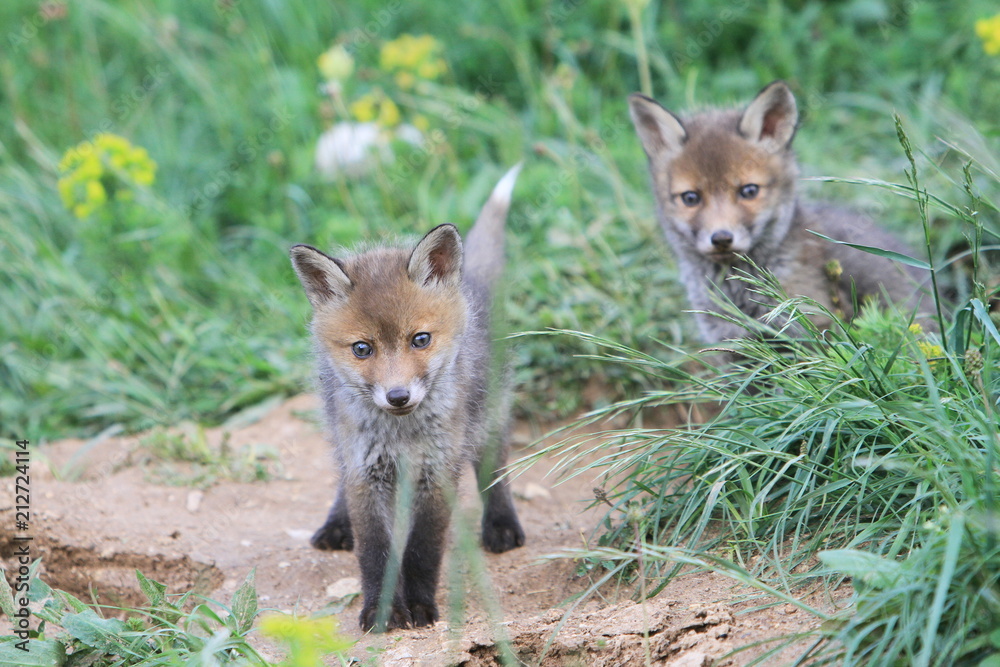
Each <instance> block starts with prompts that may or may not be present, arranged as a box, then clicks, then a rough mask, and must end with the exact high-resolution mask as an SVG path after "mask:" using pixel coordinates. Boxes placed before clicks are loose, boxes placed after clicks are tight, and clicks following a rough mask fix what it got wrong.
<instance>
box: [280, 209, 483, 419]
mask: <svg viewBox="0 0 1000 667" xmlns="http://www.w3.org/2000/svg"><path fill="white" fill-rule="evenodd" d="M291 257H292V264H293V266H294V267H295V272H296V273H297V274H298V276H299V280H300V281H301V282H302V286H303V287H304V288H305V291H306V295H307V296H308V297H309V302H310V303H311V304H312V307H313V321H312V332H313V336H314V337H315V339H316V341H317V342H318V343H319V347H320V349H321V350H322V352H323V353H324V354H326V355H327V357H328V359H329V361H330V364H331V366H332V367H333V369H334V370H335V372H336V373H337V374H338V376H339V377H340V379H341V380H342V381H343V383H344V385H345V386H346V387H348V388H349V389H350V390H351V391H352V392H353V393H354V394H355V395H356V396H360V397H363V398H366V399H369V400H371V402H372V403H374V404H375V406H377V407H378V408H379V409H381V410H384V411H385V412H387V413H389V414H392V415H397V416H402V415H407V414H410V413H411V412H413V411H414V410H416V409H417V407H418V406H419V405H420V404H421V402H422V401H423V400H424V399H425V398H426V397H427V395H428V392H429V391H430V390H431V388H432V386H433V383H434V379H435V378H436V377H438V376H439V375H440V374H441V373H442V372H447V367H448V366H449V365H450V363H451V362H452V361H453V360H454V358H455V348H456V342H457V339H458V337H459V336H461V334H462V332H463V331H464V329H465V325H466V312H467V308H466V301H465V297H464V296H463V294H462V289H461V271H462V240H461V237H460V236H459V235H458V231H457V230H456V229H455V227H454V226H453V225H441V226H439V227H436V228H435V229H433V230H431V232H429V233H428V234H427V236H425V237H424V238H423V240H421V241H420V243H419V244H418V245H417V246H416V248H415V249H414V250H413V251H412V252H407V251H405V250H400V249H395V248H382V249H377V250H372V251H369V252H365V253H362V254H359V255H356V256H354V257H350V258H348V259H344V260H340V259H334V258H332V257H329V256H327V255H325V254H323V253H322V252H320V251H319V250H316V249H315V248H313V247H310V246H306V245H297V246H294V247H293V248H292V249H291Z"/></svg>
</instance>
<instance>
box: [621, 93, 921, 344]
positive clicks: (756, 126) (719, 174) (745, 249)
mask: <svg viewBox="0 0 1000 667" xmlns="http://www.w3.org/2000/svg"><path fill="white" fill-rule="evenodd" d="M629 107H630V113H631V117H632V122H633V124H634V125H635V129H636V132H637V133H638V135H639V140H640V141H641V143H642V146H643V149H644V150H645V152H646V156H647V157H648V159H649V170H650V173H651V175H652V182H653V192H654V194H655V196H656V201H657V204H658V212H659V219H660V226H661V227H662V229H663V233H664V235H665V236H666V238H667V241H668V243H669V244H670V245H671V246H672V247H673V249H674V252H675V254H676V256H677V261H678V266H679V270H680V276H681V280H682V281H683V283H684V286H685V287H686V289H687V294H688V298H689V300H690V302H691V306H692V307H693V308H694V309H695V310H696V311H700V312H699V313H698V314H697V315H696V317H697V321H698V326H699V329H700V332H701V335H702V337H703V338H704V339H705V340H706V342H709V343H715V342H719V341H722V340H725V339H732V338H739V337H742V336H746V335H747V334H746V332H745V330H744V329H743V328H742V327H741V326H740V325H738V324H736V323H733V322H729V321H727V320H725V319H722V318H720V317H717V316H716V315H714V314H712V313H718V312H720V310H721V308H720V306H719V305H717V303H716V299H715V298H714V297H713V293H715V292H722V293H723V294H724V295H725V296H726V297H728V298H729V299H730V300H731V301H732V302H733V303H734V304H735V305H736V306H737V307H739V308H740V310H742V311H743V312H744V313H746V314H747V315H750V316H751V317H754V318H760V317H762V316H763V315H765V314H766V313H767V312H768V311H769V310H770V309H771V308H772V307H773V306H774V304H773V303H772V304H768V303H765V302H763V298H762V297H761V295H760V294H758V293H757V292H755V291H752V290H751V289H750V288H749V287H748V286H747V284H746V283H745V282H744V281H741V280H726V277H727V276H728V275H732V273H733V270H734V269H737V270H742V271H744V272H747V273H751V274H752V273H753V271H752V269H751V266H752V265H751V264H750V263H748V262H747V261H746V260H747V259H749V260H752V263H753V264H755V265H756V266H758V267H760V268H763V269H767V270H768V271H770V272H771V273H772V274H774V276H775V277H776V278H777V279H778V281H779V282H780V284H781V286H782V287H783V288H784V290H785V291H786V292H787V293H788V294H789V295H792V296H795V295H799V296H806V297H810V298H811V299H813V300H815V301H816V302H817V303H819V304H821V305H822V306H825V307H826V308H827V310H829V311H830V312H837V311H839V313H841V314H843V316H844V317H845V318H847V319H849V318H851V317H852V316H853V310H852V308H853V306H854V302H855V300H854V298H852V295H853V296H856V297H857V302H858V303H861V302H862V301H863V300H864V299H867V298H880V297H882V296H883V295H885V296H887V297H888V299H889V300H890V301H891V302H893V303H895V304H897V305H899V306H901V307H904V308H907V309H910V310H912V309H914V308H916V307H917V305H918V297H919V283H920V281H921V276H920V274H919V272H918V271H917V270H916V269H913V268H911V267H904V266H900V265H897V264H895V263H893V262H892V261H890V260H888V259H884V258H882V257H878V256H876V255H872V254H870V253H865V252H863V251H860V250H856V249H854V248H851V247H849V246H844V245H838V244H834V243H830V242H829V241H825V240H823V239H821V238H818V237H816V236H815V235H813V234H810V233H809V232H808V231H807V230H814V231H816V232H819V233H821V234H823V235H825V236H828V237H831V238H834V239H837V240H839V241H847V242H850V243H856V244H863V245H868V246H875V247H877V248H882V249H885V250H891V251H895V252H899V253H903V254H910V253H909V251H908V249H907V248H906V246H905V245H904V244H902V243H901V242H900V241H898V240H897V239H896V238H894V237H893V236H891V235H890V234H888V233H886V232H884V231H881V230H879V229H878V228H877V227H875V225H874V224H873V223H872V221H871V220H869V219H868V218H866V217H864V216H861V215H859V214H857V213H852V212H850V211H848V210H844V209H841V208H837V207H834V206H830V205H824V204H812V203H803V202H800V201H799V200H798V198H797V196H796V192H795V185H796V180H797V178H798V166H797V164H796V161H795V156H794V154H793V153H792V149H791V143H792V139H793V137H794V136H795V129H796V124H797V122H798V111H797V108H796V104H795V97H794V96H793V95H792V92H791V91H790V90H789V88H788V86H787V85H786V84H785V83H784V82H783V81H775V82H773V83H771V84H770V85H768V86H767V87H766V88H764V89H763V90H762V91H761V92H760V93H759V94H758V95H757V97H756V98H754V100H753V101H752V102H750V104H749V105H748V106H747V107H746V109H744V110H718V109H713V110H709V111H704V112H702V113H699V114H696V115H692V116H685V117H678V116H675V115H674V114H672V113H671V112H669V111H667V110H666V109H664V108H663V107H662V106H660V105H659V104H658V103H657V102H656V101H655V100H653V99H650V98H649V97H646V96H644V95H640V94H638V93H634V94H632V95H631V96H629ZM834 260H836V263H832V262H833V261H834ZM811 319H812V320H813V321H814V322H815V324H816V325H817V326H819V327H820V328H828V327H829V326H831V325H832V322H830V320H829V318H827V317H823V316H821V315H820V314H818V313H814V314H812V315H811Z"/></svg>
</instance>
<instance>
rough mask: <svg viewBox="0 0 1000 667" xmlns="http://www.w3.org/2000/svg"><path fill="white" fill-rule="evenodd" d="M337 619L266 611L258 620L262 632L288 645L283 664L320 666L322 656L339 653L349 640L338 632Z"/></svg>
mask: <svg viewBox="0 0 1000 667" xmlns="http://www.w3.org/2000/svg"><path fill="white" fill-rule="evenodd" d="M337 629H338V628H337V620H336V619H335V618H334V617H332V616H324V617H322V618H297V617H295V616H289V615H286V614H268V615H267V616H264V617H263V618H262V619H261V620H260V632H261V634H263V635H265V636H267V637H271V638H273V639H277V640H278V641H280V642H282V643H283V644H285V645H287V646H288V659H287V660H286V661H285V662H283V663H281V664H282V665H295V667H313V666H314V665H315V666H316V667H320V666H321V665H322V664H323V661H322V658H323V656H324V655H328V654H330V653H338V652H340V653H342V652H344V651H346V650H347V649H348V648H350V647H351V644H352V642H351V641H349V640H347V639H345V638H343V637H341V636H340V635H339V634H337Z"/></svg>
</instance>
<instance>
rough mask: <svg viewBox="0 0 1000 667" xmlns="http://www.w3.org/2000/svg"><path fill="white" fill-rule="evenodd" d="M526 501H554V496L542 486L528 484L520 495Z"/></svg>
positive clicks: (532, 483) (533, 483)
mask: <svg viewBox="0 0 1000 667" xmlns="http://www.w3.org/2000/svg"><path fill="white" fill-rule="evenodd" d="M518 495H519V496H521V497H522V498H524V499H525V500H552V494H551V493H549V490H548V489H547V488H545V487H544V486H542V485H541V484H536V483H535V482H528V483H527V484H525V485H524V488H523V489H522V490H521V493H519V494H518Z"/></svg>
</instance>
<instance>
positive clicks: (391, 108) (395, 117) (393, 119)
mask: <svg viewBox="0 0 1000 667" xmlns="http://www.w3.org/2000/svg"><path fill="white" fill-rule="evenodd" d="M399 121H400V114H399V107H397V106H396V103H395V102H393V101H392V100H390V99H389V98H388V97H387V98H385V99H384V100H382V105H381V108H380V109H379V113H378V121H377V122H378V124H379V125H381V126H382V127H395V126H396V125H399Z"/></svg>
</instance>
